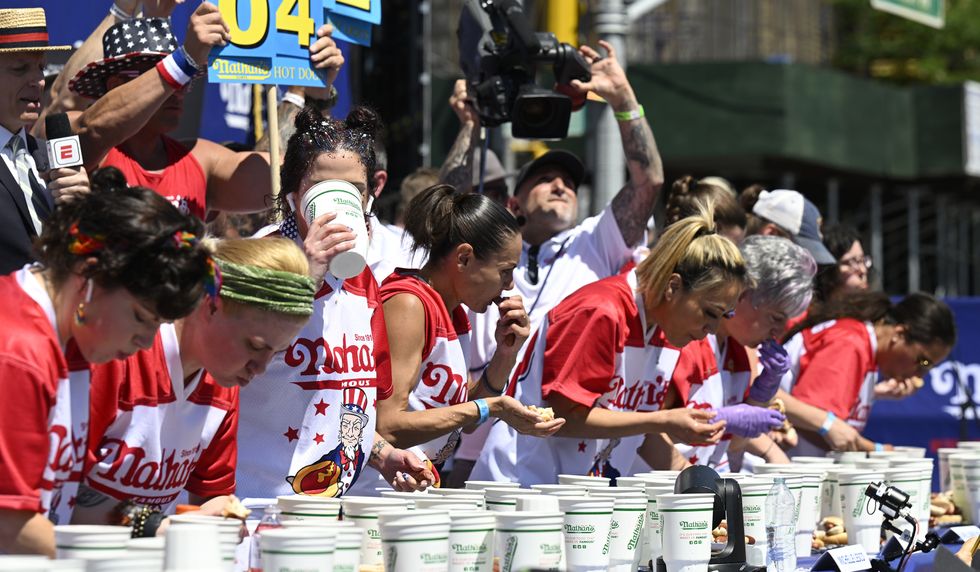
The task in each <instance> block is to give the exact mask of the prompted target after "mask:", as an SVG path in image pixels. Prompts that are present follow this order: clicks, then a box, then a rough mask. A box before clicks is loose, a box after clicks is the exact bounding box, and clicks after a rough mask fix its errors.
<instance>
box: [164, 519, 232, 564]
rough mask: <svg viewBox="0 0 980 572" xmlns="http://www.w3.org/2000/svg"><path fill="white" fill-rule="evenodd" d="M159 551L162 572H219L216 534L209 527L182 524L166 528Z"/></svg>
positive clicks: (219, 557) (209, 525) (217, 538)
mask: <svg viewBox="0 0 980 572" xmlns="http://www.w3.org/2000/svg"><path fill="white" fill-rule="evenodd" d="M166 538H167V541H166V544H165V547H164V551H163V569H164V570H165V571H166V572H183V571H185V570H192V571H193V572H221V571H223V570H225V566H224V565H222V563H221V546H220V544H219V542H220V540H219V539H220V532H219V530H218V527H217V526H215V525H213V524H183V525H181V526H170V527H168V528H167V534H166Z"/></svg>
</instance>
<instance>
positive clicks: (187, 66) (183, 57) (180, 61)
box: [172, 46, 200, 77]
mask: <svg viewBox="0 0 980 572" xmlns="http://www.w3.org/2000/svg"><path fill="white" fill-rule="evenodd" d="M172 55H173V57H174V61H175V62H176V63H177V65H178V66H179V67H180V70H181V71H182V72H184V73H185V74H187V75H189V76H190V77H194V76H195V75H197V72H199V71H200V70H199V69H198V67H197V63H195V62H193V61H191V58H190V55H189V54H188V53H187V50H185V49H184V46H181V47H179V48H177V49H176V50H174V51H173V52H172Z"/></svg>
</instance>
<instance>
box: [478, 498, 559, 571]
mask: <svg viewBox="0 0 980 572" xmlns="http://www.w3.org/2000/svg"><path fill="white" fill-rule="evenodd" d="M494 516H495V518H496V520H497V542H496V544H497V550H496V552H497V555H498V556H499V557H500V572H517V571H518V570H527V569H537V570H548V571H555V572H557V571H558V570H562V569H563V566H562V561H563V558H562V556H563V553H564V540H563V538H562V536H563V535H562V533H563V527H564V515H563V514H561V513H560V512H497V513H496V514H495V515H494Z"/></svg>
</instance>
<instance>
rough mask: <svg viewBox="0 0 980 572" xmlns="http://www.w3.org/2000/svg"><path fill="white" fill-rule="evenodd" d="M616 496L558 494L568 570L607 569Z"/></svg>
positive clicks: (599, 571) (595, 570) (602, 570)
mask: <svg viewBox="0 0 980 572" xmlns="http://www.w3.org/2000/svg"><path fill="white" fill-rule="evenodd" d="M615 502H616V501H615V499H612V498H600V497H585V496H582V497H558V504H559V506H560V507H561V512H562V513H564V515H565V521H564V527H565V534H564V538H565V566H566V569H567V570H568V572H605V570H607V569H608V568H609V532H610V527H611V526H612V518H613V505H614V504H615Z"/></svg>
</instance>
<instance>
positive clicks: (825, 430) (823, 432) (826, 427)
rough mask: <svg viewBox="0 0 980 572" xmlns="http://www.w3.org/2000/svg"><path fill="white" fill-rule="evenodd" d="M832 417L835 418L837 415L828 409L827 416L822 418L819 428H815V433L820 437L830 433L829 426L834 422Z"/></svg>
mask: <svg viewBox="0 0 980 572" xmlns="http://www.w3.org/2000/svg"><path fill="white" fill-rule="evenodd" d="M834 419H837V416H836V415H834V412H833V411H828V412H827V418H826V419H824V421H823V425H821V426H820V429H817V433H819V434H820V436H821V437H823V436H824V435H826V434H827V433H830V428H831V426H833V424H834Z"/></svg>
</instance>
